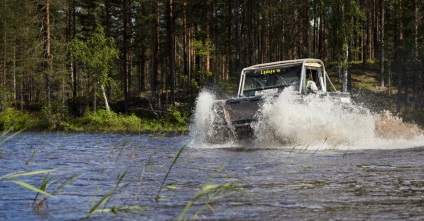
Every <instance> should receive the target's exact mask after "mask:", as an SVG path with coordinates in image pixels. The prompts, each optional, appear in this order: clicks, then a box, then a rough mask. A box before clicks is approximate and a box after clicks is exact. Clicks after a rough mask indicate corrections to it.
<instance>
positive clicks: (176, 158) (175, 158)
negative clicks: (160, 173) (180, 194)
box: [156, 144, 187, 200]
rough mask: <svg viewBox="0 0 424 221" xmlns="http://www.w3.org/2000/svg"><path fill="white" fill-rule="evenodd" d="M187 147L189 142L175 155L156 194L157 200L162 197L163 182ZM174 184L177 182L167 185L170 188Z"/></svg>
mask: <svg viewBox="0 0 424 221" xmlns="http://www.w3.org/2000/svg"><path fill="white" fill-rule="evenodd" d="M186 147H187V144H185V145H184V146H183V147H181V149H180V150H179V151H178V153H177V155H176V156H175V157H174V161H173V162H172V164H171V166H169V168H168V172H167V173H166V175H165V177H164V178H163V180H162V183H161V184H160V187H159V190H158V193H157V195H156V200H158V199H160V191H161V190H162V187H163V184H164V183H165V181H166V179H167V178H168V176H169V173H170V172H171V170H172V167H174V165H175V163H177V160H178V158H179V157H180V155H181V153H182V152H183V150H184V149H185V148H186ZM174 184H176V183H172V184H170V185H167V187H168V188H170V187H171V186H174Z"/></svg>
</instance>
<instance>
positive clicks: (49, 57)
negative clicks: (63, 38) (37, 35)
mask: <svg viewBox="0 0 424 221" xmlns="http://www.w3.org/2000/svg"><path fill="white" fill-rule="evenodd" d="M45 13H46V14H45V21H44V22H45V24H44V25H45V27H44V28H45V32H44V35H45V36H44V38H45V39H44V40H45V45H44V53H45V55H44V56H45V58H46V67H45V78H46V101H47V107H48V109H49V111H50V108H51V101H50V99H51V92H50V90H51V89H50V74H51V71H52V55H51V52H50V47H51V45H50V43H51V39H50V0H46V6H45Z"/></svg>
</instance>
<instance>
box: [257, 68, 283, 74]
mask: <svg viewBox="0 0 424 221" xmlns="http://www.w3.org/2000/svg"><path fill="white" fill-rule="evenodd" d="M280 72H281V69H270V70H262V71H261V74H275V73H280Z"/></svg>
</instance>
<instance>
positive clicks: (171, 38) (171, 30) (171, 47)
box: [166, 0, 175, 105]
mask: <svg viewBox="0 0 424 221" xmlns="http://www.w3.org/2000/svg"><path fill="white" fill-rule="evenodd" d="M174 21H175V20H174V1H173V0H169V1H168V27H167V29H168V55H169V57H168V59H169V85H170V89H171V94H170V101H169V102H170V104H171V105H175V24H174ZM166 91H168V90H166Z"/></svg>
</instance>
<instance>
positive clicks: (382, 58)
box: [380, 0, 386, 88]
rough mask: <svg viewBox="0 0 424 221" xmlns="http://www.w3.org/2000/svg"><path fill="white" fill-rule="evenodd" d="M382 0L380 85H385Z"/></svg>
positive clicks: (381, 1) (381, 5)
mask: <svg viewBox="0 0 424 221" xmlns="http://www.w3.org/2000/svg"><path fill="white" fill-rule="evenodd" d="M384 13H385V12H384V0H380V87H382V88H384V87H385V82H384V81H385V77H386V74H385V70H384V47H385V45H384V43H385V42H384Z"/></svg>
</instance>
